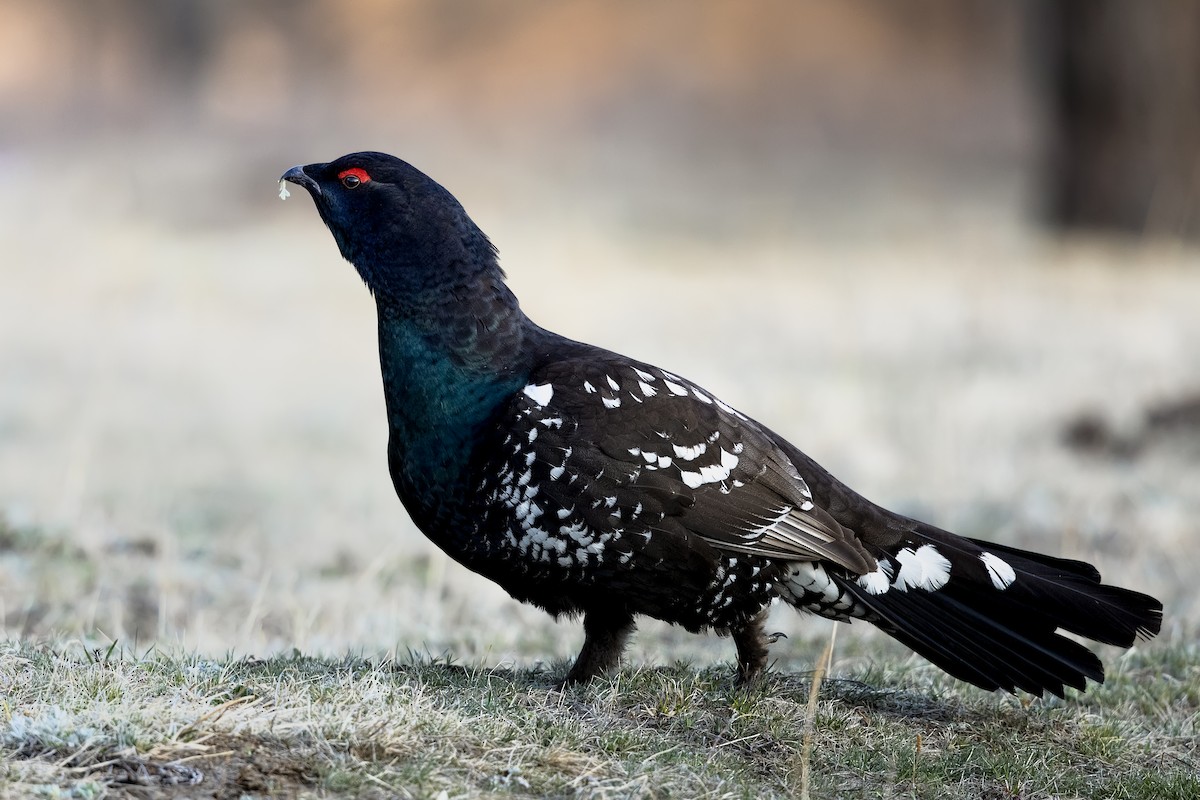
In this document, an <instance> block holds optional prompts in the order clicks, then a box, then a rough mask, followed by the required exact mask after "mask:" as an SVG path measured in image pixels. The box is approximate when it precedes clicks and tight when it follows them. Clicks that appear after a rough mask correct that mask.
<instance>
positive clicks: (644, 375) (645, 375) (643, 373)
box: [633, 367, 654, 382]
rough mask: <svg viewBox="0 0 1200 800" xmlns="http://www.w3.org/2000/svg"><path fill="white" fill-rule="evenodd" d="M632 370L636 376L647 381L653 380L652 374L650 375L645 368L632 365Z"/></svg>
mask: <svg viewBox="0 0 1200 800" xmlns="http://www.w3.org/2000/svg"><path fill="white" fill-rule="evenodd" d="M633 371H634V372H636V373H637V376H638V377H639V378H641V379H642V380H644V381H647V382H649V381H653V380H654V376H653V375H651V374H650V373H649V372H646V371H645V370H641V369H638V368H637V367H634V368H633Z"/></svg>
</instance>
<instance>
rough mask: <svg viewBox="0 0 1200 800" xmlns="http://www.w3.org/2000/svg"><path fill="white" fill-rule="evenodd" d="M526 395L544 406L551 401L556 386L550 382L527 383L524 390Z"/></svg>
mask: <svg viewBox="0 0 1200 800" xmlns="http://www.w3.org/2000/svg"><path fill="white" fill-rule="evenodd" d="M523 391H524V392H525V396H526V397H528V398H529V399H530V400H532V401H533V402H535V403H537V404H538V405H539V406H544V405H546V404H547V403H549V402H550V398H551V397H554V387H553V386H551V385H550V384H548V383H543V384H541V385H540V386H534V385H533V384H532V383H530V384H528V385H526V387H525V388H524V390H523Z"/></svg>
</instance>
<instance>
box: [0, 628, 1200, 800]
mask: <svg viewBox="0 0 1200 800" xmlns="http://www.w3.org/2000/svg"><path fill="white" fill-rule="evenodd" d="M899 652H900V651H899V650H895V651H889V654H898V653H899ZM564 667H565V665H563V664H556V665H554V666H553V667H550V668H548V669H546V670H504V669H501V670H489V669H479V668H473V667H470V666H461V665H457V664H453V663H447V662H446V661H445V660H439V659H429V658H426V657H418V656H413V657H411V658H409V659H407V660H404V661H401V662H396V661H388V660H369V659H363V658H358V657H346V658H343V659H321V658H310V657H306V656H303V655H300V654H298V653H297V654H293V655H292V656H288V657H276V658H270V659H267V660H254V659H224V660H208V659H202V658H197V657H194V656H189V655H186V654H183V653H178V652H169V651H165V650H162V649H152V650H150V651H149V652H145V653H140V654H135V653H130V652H126V651H124V650H122V649H121V648H109V649H106V650H84V649H83V648H82V647H81V646H79V645H74V646H56V645H48V644H43V645H34V644H29V643H18V642H9V643H6V644H2V645H0V696H2V697H3V698H4V699H3V704H2V706H0V715H2V716H0V748H2V750H0V752H2V754H3V761H2V762H0V796H4V797H80V798H87V797H97V798H98V797H102V796H114V797H120V796H138V797H170V796H181V795H182V796H206V797H208V796H213V797H231V798H237V797H242V796H276V795H297V796H311V797H321V796H324V797H338V796H345V797H375V796H378V797H388V796H400V797H413V798H420V797H429V798H439V797H446V798H459V797H542V796H551V797H566V796H572V797H576V796H577V797H600V798H611V797H654V798H675V797H678V798H692V797H706V798H709V797H711V798H717V797H731V798H740V797H745V798H759V797H787V796H791V795H793V794H794V793H795V792H796V790H797V788H798V781H799V775H800V759H801V740H802V737H803V730H804V723H805V717H806V714H807V708H808V692H809V687H810V683H809V676H808V675H806V674H798V673H782V672H773V673H771V674H770V675H769V677H768V678H767V679H766V680H765V681H763V682H762V683H761V684H759V685H756V686H754V687H752V688H750V689H746V690H743V689H738V688H736V687H735V686H734V685H733V682H732V675H731V669H730V668H729V667H728V666H715V667H709V668H703V669H696V668H692V667H689V666H688V665H685V664H676V665H673V666H669V667H661V668H641V669H636V668H627V669H625V670H622V671H621V672H620V673H618V674H617V675H615V676H612V677H611V678H610V679H608V680H604V681H599V682H596V683H594V684H592V685H589V686H586V687H581V688H577V689H572V690H568V691H565V692H558V691H554V690H553V689H552V688H551V685H552V684H553V681H554V680H555V679H556V678H557V677H561V674H562V671H563V669H564ZM1110 671H1111V673H1112V674H1111V677H1110V679H1109V681H1108V683H1106V684H1105V685H1104V686H1102V687H1093V689H1092V690H1091V691H1089V692H1088V693H1087V694H1083V695H1072V696H1071V697H1070V698H1068V699H1067V700H1065V701H1059V700H1049V701H1044V700H1032V701H1031V700H1030V699H1029V698H1012V697H1007V696H1002V695H992V694H986V693H983V692H980V691H976V690H973V689H971V688H969V687H965V686H963V685H961V684H959V683H957V682H955V681H953V680H951V679H949V678H945V677H942V676H940V675H936V674H934V673H933V671H932V670H930V669H928V668H926V667H923V666H919V665H918V662H916V661H915V660H908V661H902V660H899V659H897V660H895V661H890V662H886V663H885V664H884V666H873V667H870V668H868V669H867V670H866V671H863V672H860V673H859V674H856V675H844V674H843V675H837V674H835V675H834V676H832V678H831V679H829V680H827V681H826V682H824V683H823V684H822V685H821V687H820V697H819V702H818V704H817V708H816V719H815V741H814V747H813V751H812V759H811V771H812V787H811V789H812V796H813V797H845V798H890V797H901V798H981V797H983V798H994V799H995V800H999V799H1000V798H1023V799H1024V798H1042V797H1089V798H1093V797H1094V798H1122V799H1125V798H1129V799H1130V800H1136V799H1138V798H1145V799H1146V800H1150V799H1151V798H1153V799H1154V800H1163V799H1164V798H1180V800H1183V799H1184V798H1187V799H1188V800H1190V799H1191V798H1195V797H1197V796H1200V761H1198V756H1197V754H1196V752H1195V749H1196V742H1197V730H1196V727H1197V718H1198V709H1200V652H1198V651H1197V650H1196V649H1194V648H1185V647H1166V646H1157V647H1153V648H1149V649H1146V650H1144V651H1141V652H1135V653H1132V654H1130V655H1128V656H1126V657H1124V658H1121V659H1118V660H1117V661H1116V662H1115V663H1113V664H1112V669H1111V670H1110ZM130 792H133V793H134V794H133V795H130V794H129V793H130Z"/></svg>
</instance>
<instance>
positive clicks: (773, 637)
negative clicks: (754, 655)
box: [767, 631, 787, 644]
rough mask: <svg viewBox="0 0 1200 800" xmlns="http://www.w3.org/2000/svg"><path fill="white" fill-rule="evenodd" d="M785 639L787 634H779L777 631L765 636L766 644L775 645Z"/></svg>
mask: <svg viewBox="0 0 1200 800" xmlns="http://www.w3.org/2000/svg"><path fill="white" fill-rule="evenodd" d="M786 638H787V634H786V633H780V632H779V631H775V632H774V633H768V634H767V644H775V643H776V642H778V641H779V640H780V639H786Z"/></svg>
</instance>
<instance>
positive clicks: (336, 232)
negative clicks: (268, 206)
mask: <svg viewBox="0 0 1200 800" xmlns="http://www.w3.org/2000/svg"><path fill="white" fill-rule="evenodd" d="M281 181H289V182H290V183H294V184H296V185H297V186H302V187H304V188H305V189H307V190H308V193H309V194H310V195H311V196H312V199H313V202H315V203H316V205H317V211H318V212H319V213H320V215H321V219H322V220H324V221H325V225H326V226H328V228H329V230H330V231H331V232H332V233H333V238H334V239H335V240H336V241H337V245H338V248H339V249H340V250H341V252H342V255H343V256H344V257H345V258H346V260H347V261H349V262H350V263H351V264H353V265H354V267H355V269H357V270H358V273H359V275H361V276H362V279H363V281H365V282H366V284H367V287H368V288H369V289H370V290H371V291H372V292H373V293H374V294H375V295H376V296H377V297H379V298H380V299H382V300H385V301H390V302H394V303H400V304H404V303H406V302H410V301H412V300H414V299H416V298H418V297H420V296H422V295H424V294H427V293H429V292H436V291H438V290H443V291H444V290H445V289H447V288H452V287H455V286H462V285H464V284H469V283H470V282H472V280H474V279H475V278H477V277H479V276H482V275H495V276H500V274H501V273H500V269H499V266H498V265H497V261H496V251H495V248H494V247H492V244H491V242H490V241H488V238H487V236H485V235H484V233H483V232H482V231H481V230H480V229H479V228H478V226H476V225H475V223H474V222H472V221H471V218H470V217H468V216H467V212H466V211H464V210H463V207H462V205H460V204H459V202H458V200H456V199H455V198H454V196H453V195H452V194H450V192H448V191H446V189H445V188H443V187H442V186H441V184H439V183H437V182H436V181H434V180H433V179H432V178H430V177H429V176H428V175H426V174H425V173H423V172H421V171H420V170H418V169H416V168H415V167H413V166H412V165H410V164H408V163H407V162H405V161H401V160H400V159H398V158H396V157H394V156H390V155H387V154H386V153H372V152H364V153H351V154H350V155H345V156H342V157H341V158H339V159H337V160H336V161H331V162H329V163H327V164H308V165H307V166H302V167H300V166H298V167H292V168H291V169H289V170H288V171H287V172H285V173H283V176H282V177H281ZM281 196H285V195H281Z"/></svg>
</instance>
